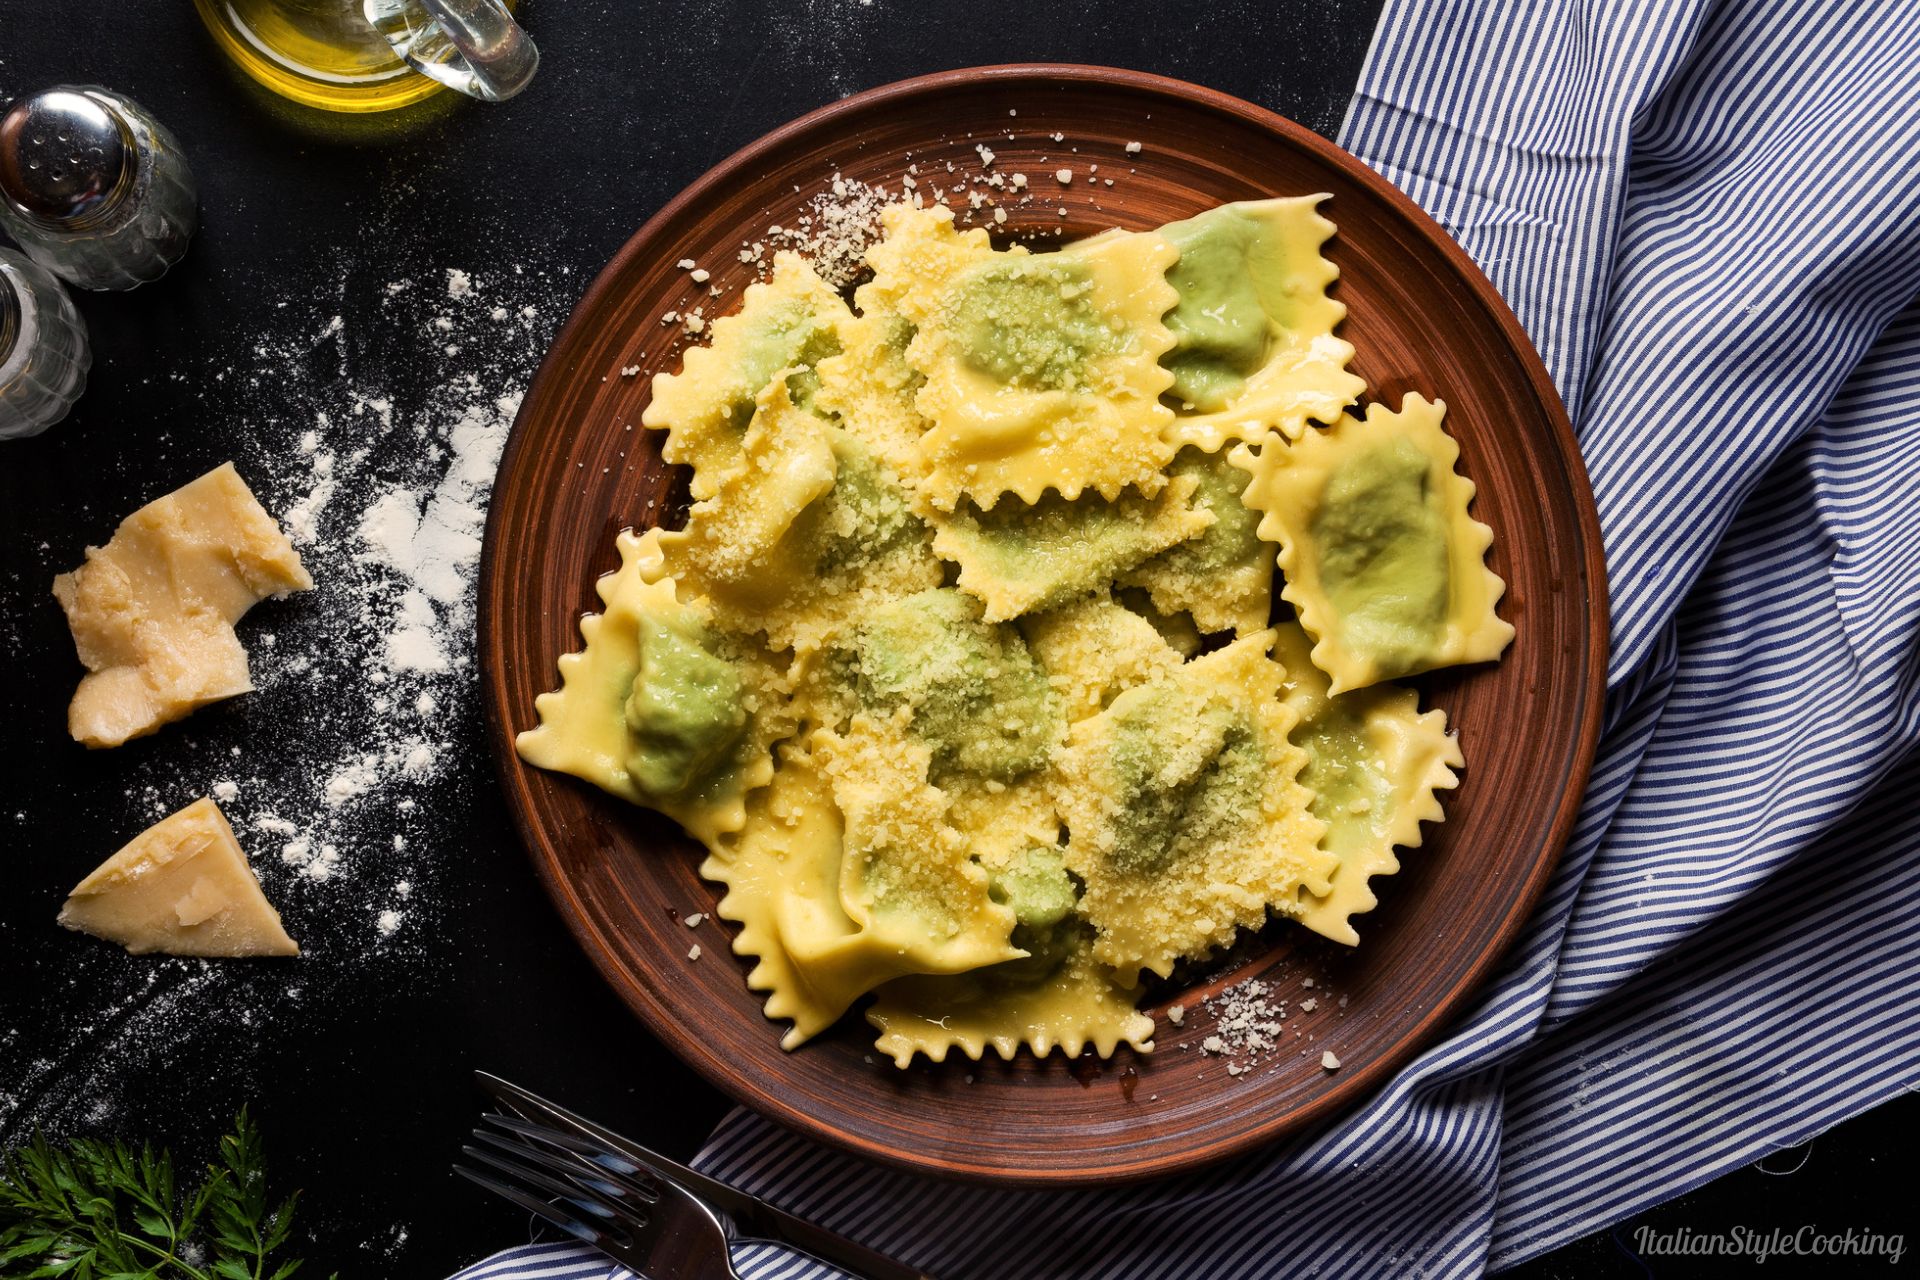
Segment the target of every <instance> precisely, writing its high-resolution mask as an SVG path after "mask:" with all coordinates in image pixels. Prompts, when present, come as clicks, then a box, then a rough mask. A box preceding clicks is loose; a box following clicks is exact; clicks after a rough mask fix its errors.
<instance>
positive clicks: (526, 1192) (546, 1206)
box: [453, 1115, 660, 1249]
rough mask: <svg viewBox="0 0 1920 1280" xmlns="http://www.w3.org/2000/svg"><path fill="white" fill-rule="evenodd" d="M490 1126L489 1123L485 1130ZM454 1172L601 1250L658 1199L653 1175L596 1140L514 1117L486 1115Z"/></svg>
mask: <svg viewBox="0 0 1920 1280" xmlns="http://www.w3.org/2000/svg"><path fill="white" fill-rule="evenodd" d="M486 1125H492V1126H494V1127H493V1128H491V1129H490V1128H487V1127H485V1126H486ZM473 1137H474V1139H475V1142H476V1143H478V1144H480V1145H466V1146H463V1147H461V1148H460V1152H461V1154H462V1155H464V1156H465V1157H466V1158H467V1159H468V1160H471V1161H473V1162H474V1163H475V1164H478V1165H481V1166H484V1170H485V1171H484V1172H483V1171H482V1170H481V1169H476V1168H472V1167H470V1166H468V1165H464V1164H456V1165H454V1166H453V1171H454V1172H455V1173H457V1174H459V1175H460V1176H461V1177H463V1178H466V1179H468V1180H469V1181H471V1182H474V1183H477V1184H478V1185H480V1186H482V1187H485V1188H486V1189H487V1190H489V1191H491V1192H493V1193H494V1194H495V1195H498V1196H501V1197H503V1198H505V1199H507V1200H510V1201H512V1202H513V1203H514V1204H516V1205H518V1206H520V1207H521V1208H522V1209H525V1210H526V1211H527V1212H528V1213H531V1214H534V1215H535V1216H537V1217H540V1218H543V1219H545V1220H546V1221H548V1222H550V1223H552V1224H553V1225H554V1226H556V1227H559V1228H560V1229H561V1230H562V1231H565V1232H567V1233H568V1234H570V1235H572V1236H575V1237H577V1238H578V1239H581V1240H585V1241H587V1242H588V1243H590V1244H593V1245H595V1246H597V1247H599V1248H601V1249H606V1248H608V1247H609V1246H613V1247H616V1248H624V1247H626V1246H627V1245H629V1244H631V1243H632V1242H633V1231H634V1230H636V1229H638V1228H640V1227H643V1226H645V1225H646V1221H647V1217H648V1211H649V1209H650V1207H651V1206H652V1205H653V1204H655V1203H656V1202H657V1201H658V1200H659V1198H660V1192H659V1188H658V1186H657V1185H656V1184H655V1183H654V1181H653V1178H652V1175H651V1174H650V1173H649V1172H648V1171H646V1170H644V1169H641V1168H639V1167H638V1166H636V1165H635V1164H634V1163H633V1162H632V1161H630V1160H626V1159H623V1158H622V1157H620V1156H617V1155H615V1154H613V1153H612V1152H609V1151H607V1150H605V1149H604V1148H601V1147H598V1146H596V1145H595V1144H593V1143H591V1142H588V1141H586V1140H585V1139H582V1138H577V1137H574V1136H572V1135H571V1134H564V1133H560V1132H558V1131H557V1130H553V1129H549V1128H547V1127H545V1126H544V1125H538V1124H533V1123H531V1122H529V1121H526V1120H522V1119H520V1118H519V1117H517V1116H505V1115H487V1116H484V1117H483V1118H482V1127H481V1128H477V1129H475V1130H474V1131H473Z"/></svg>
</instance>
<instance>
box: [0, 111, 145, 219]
mask: <svg viewBox="0 0 1920 1280" xmlns="http://www.w3.org/2000/svg"><path fill="white" fill-rule="evenodd" d="M138 168H139V151H138V146H137V143H136V142H135V140H134V137H133V134H132V132H131V130H129V129H128V127H127V125H126V122H125V121H123V120H122V119H121V118H120V113H119V112H117V111H115V110H114V109H113V107H112V106H111V105H110V104H109V103H108V102H106V101H105V100H104V99H102V98H101V97H99V96H96V95H95V94H92V93H90V92H88V91H87V90H85V89H80V88H75V87H73V86H70V85H60V86H57V87H55V88H52V89H45V90H42V91H41V92H39V93H35V94H30V95H28V96H27V97H24V98H21V99H20V100H19V101H17V102H15V103H14V104H13V105H12V106H11V107H9V108H7V112H6V114H5V115H0V198H4V199H5V200H6V201H7V203H8V204H10V205H12V206H13V208H14V210H15V211H16V212H18V213H21V214H24V215H26V216H27V217H29V218H32V219H33V220H35V221H37V222H41V223H46V224H52V225H55V226H62V227H71V228H78V227H82V226H85V225H87V224H89V223H91V222H94V221H96V220H97V219H99V218H102V217H105V216H106V215H108V214H109V213H111V212H112V211H113V209H114V207H115V206H116V205H117V204H118V203H119V202H120V200H121V199H122V198H123V197H124V196H125V195H126V193H127V190H128V189H129V188H130V187H132V185H133V180H134V176H135V173H136V171H137V170H138Z"/></svg>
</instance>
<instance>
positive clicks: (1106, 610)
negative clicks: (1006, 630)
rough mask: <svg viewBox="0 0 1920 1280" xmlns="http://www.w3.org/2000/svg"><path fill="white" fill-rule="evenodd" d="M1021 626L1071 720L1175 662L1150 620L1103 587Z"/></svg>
mask: <svg viewBox="0 0 1920 1280" xmlns="http://www.w3.org/2000/svg"><path fill="white" fill-rule="evenodd" d="M1022 627H1023V628H1024V630H1025V631H1026V635H1027V647H1028V648H1029V649H1031V650H1032V651H1033V655H1034V657H1035V658H1037V659H1038V660H1039V662H1040V665H1041V667H1042V668H1043V669H1044V670H1045V671H1046V673H1047V679H1048V680H1049V681H1051V682H1052V684H1053V688H1054V692H1055V693H1057V694H1058V695H1059V697H1060V700H1061V704H1062V708H1063V710H1064V711H1065V713H1066V717H1067V720H1068V722H1069V723H1072V724H1077V723H1079V722H1080V721H1082V720H1085V719H1087V718H1088V717H1090V716H1095V715H1098V714H1100V712H1102V711H1104V710H1106V709H1107V704H1108V703H1110V702H1112V701H1113V699H1114V698H1115V697H1116V696H1118V695H1119V694H1121V693H1123V692H1125V691H1126V690H1128V689H1131V688H1132V687H1133V686H1134V685H1137V684H1145V683H1147V682H1148V681H1149V680H1153V679H1155V678H1157V677H1159V676H1163V675H1165V674H1167V673H1168V672H1170V671H1172V670H1173V669H1175V668H1176V667H1178V666H1179V665H1180V662H1181V656H1182V655H1181V653H1180V651H1179V650H1177V649H1175V648H1174V647H1173V646H1172V645H1170V644H1168V643H1167V641H1166V638H1165V637H1164V636H1162V635H1161V634H1160V631H1159V629H1158V628H1156V627H1155V626H1154V625H1153V623H1152V622H1150V621H1148V620H1147V619H1146V618H1144V617H1142V616H1141V615H1140V614H1138V613H1135V612H1134V611H1133V610H1131V609H1128V608H1125V607H1124V606H1122V605H1120V604H1118V603H1116V602H1115V601H1114V599H1113V597H1112V595H1110V594H1109V593H1108V592H1106V591H1102V592H1101V593H1100V594H1099V595H1096V596H1089V597H1087V598H1086V599H1084V600H1077V601H1075V602H1073V603H1072V604H1068V605H1062V606H1061V607H1060V608H1058V609H1050V610H1048V611H1047V612H1045V613H1040V614H1035V615H1034V616H1033V617H1031V618H1028V619H1026V620H1025V621H1024V622H1023V623H1022Z"/></svg>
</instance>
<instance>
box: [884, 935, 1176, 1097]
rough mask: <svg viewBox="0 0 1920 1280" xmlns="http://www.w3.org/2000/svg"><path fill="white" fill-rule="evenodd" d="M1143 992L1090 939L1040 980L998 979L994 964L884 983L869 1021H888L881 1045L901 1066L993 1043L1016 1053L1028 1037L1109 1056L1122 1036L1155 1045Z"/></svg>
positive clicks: (975, 1054) (973, 1054) (1039, 1043)
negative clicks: (1117, 973) (1100, 956)
mask: <svg viewBox="0 0 1920 1280" xmlns="http://www.w3.org/2000/svg"><path fill="white" fill-rule="evenodd" d="M1140 994H1141V991H1140V988H1139V987H1138V986H1125V985H1122V984H1121V982H1120V981H1119V980H1118V979H1117V978H1115V977H1114V976H1113V974H1112V972H1111V971H1109V970H1107V969H1105V968H1103V967H1102V966H1101V965H1100V964H1099V963H1098V962H1097V961H1095V960H1094V958H1093V954H1092V949H1091V947H1090V946H1087V945H1084V944H1083V945H1081V946H1079V947H1077V948H1076V949H1075V950H1074V951H1073V953H1072V954H1071V955H1070V956H1069V957H1068V958H1067V959H1066V961H1065V962H1064V963H1063V964H1062V965H1061V967H1060V968H1059V969H1058V970H1056V971H1054V972H1053V973H1052V974H1049V975H1048V977H1047V978H1046V980H1044V981H1042V982H1038V983H1032V984H1026V985H1022V984H1020V983H1019V982H1017V981H1015V980H1012V979H999V980H996V978H995V976H994V975H993V971H992V970H982V971H980V972H979V973H978V974H974V973H963V974H959V975H957V976H954V977H948V978H929V977H913V978H898V979H895V980H894V981H892V982H890V983H888V984H887V985H886V986H884V987H881V988H880V991H879V995H878V997H877V998H876V999H875V1000H874V1002H873V1005H872V1006H871V1007H870V1008H869V1009H868V1010H867V1021H869V1022H871V1023H872V1024H873V1025H874V1026H876V1027H878V1028H879V1029H880V1038H879V1039H878V1040H876V1041H874V1045H875V1047H877V1048H878V1049H879V1050H880V1051H881V1052H882V1053H885V1054H887V1055H889V1056H890V1057H892V1059H893V1061H894V1065H895V1066H900V1067H904V1066H906V1065H907V1064H908V1063H910V1062H911V1061H913V1055H914V1054H916V1053H922V1054H925V1055H926V1056H927V1057H928V1058H930V1059H931V1060H933V1061H934V1062H945V1061H946V1059H947V1054H948V1053H949V1052H950V1051H952V1050H954V1049H958V1050H959V1051H960V1052H961V1053H963V1054H965V1055H966V1056H967V1057H968V1058H970V1059H974V1060H978V1059H979V1058H980V1057H981V1055H982V1054H984V1053H985V1052H986V1050H987V1049H988V1047H989V1046H991V1047H992V1048H993V1050H994V1051H995V1052H997V1053H998V1054H999V1055H1000V1056H1001V1057H1002V1058H1012V1057H1013V1055H1014V1054H1015V1053H1016V1052H1018V1051H1019V1048H1020V1046H1021V1045H1022V1044H1025V1045H1028V1046H1029V1047H1031V1048H1032V1049H1033V1051H1034V1052H1035V1053H1037V1054H1046V1053H1050V1052H1052V1051H1053V1050H1054V1049H1056V1048H1057V1049H1059V1050H1060V1051H1061V1052H1062V1053H1064V1054H1066V1055H1067V1056H1068V1057H1070V1058H1072V1057H1078V1056H1079V1055H1080V1053H1081V1052H1082V1051H1084V1050H1085V1049H1087V1048H1088V1047H1091V1048H1092V1049H1093V1050H1094V1052H1096V1053H1098V1054H1099V1055H1100V1056H1101V1057H1103V1058H1106V1057H1111V1056H1112V1054H1113V1051H1114V1050H1115V1049H1116V1048H1118V1047H1119V1046H1120V1045H1122V1044H1127V1045H1131V1046H1133V1047H1134V1048H1135V1049H1138V1050H1140V1051H1141V1052H1143V1053H1144V1052H1146V1051H1148V1050H1150V1049H1152V1048H1153V1019H1152V1018H1149V1017H1147V1016H1146V1015H1145V1014H1143V1013H1140V1012H1138V1011H1137V1010H1136V1009H1135V1007H1134V1006H1135V1005H1136V1004H1137V1003H1138V1001H1139V999H1140Z"/></svg>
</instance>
